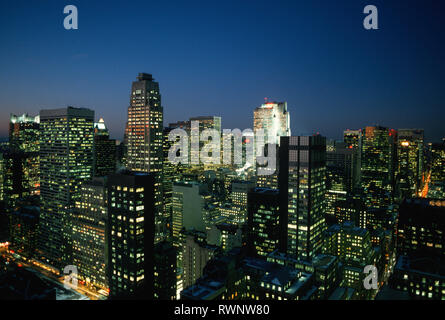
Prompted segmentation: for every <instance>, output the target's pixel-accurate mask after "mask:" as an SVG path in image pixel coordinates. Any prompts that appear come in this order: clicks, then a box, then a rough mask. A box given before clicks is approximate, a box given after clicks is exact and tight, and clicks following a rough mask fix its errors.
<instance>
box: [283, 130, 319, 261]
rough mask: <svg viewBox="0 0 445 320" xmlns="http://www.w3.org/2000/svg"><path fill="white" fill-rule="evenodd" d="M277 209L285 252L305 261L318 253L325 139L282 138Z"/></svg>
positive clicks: (316, 137)
mask: <svg viewBox="0 0 445 320" xmlns="http://www.w3.org/2000/svg"><path fill="white" fill-rule="evenodd" d="M279 159H280V172H279V189H280V197H281V201H280V210H281V211H282V219H283V222H284V223H285V224H286V225H287V253H288V254H289V255H290V256H291V257H296V258H298V259H301V260H308V259H310V258H311V257H313V256H314V255H315V254H317V253H318V252H319V251H320V250H321V246H322V233H323V231H324V229H325V217H324V214H325V212H324V210H325V192H326V186H325V178H326V138H324V137H322V136H320V135H315V136H292V137H281V145H280V157H279Z"/></svg>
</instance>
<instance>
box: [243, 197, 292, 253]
mask: <svg viewBox="0 0 445 320" xmlns="http://www.w3.org/2000/svg"><path fill="white" fill-rule="evenodd" d="M247 212H248V213H247V233H248V235H247V247H248V251H249V254H250V256H253V257H266V256H267V255H268V254H269V253H271V252H273V251H275V250H281V251H284V250H285V242H286V240H287V239H286V236H285V235H286V233H285V232H283V231H285V230H283V223H282V222H281V220H280V197H279V191H278V190H276V189H264V188H255V189H253V190H252V191H250V192H249V193H248V205H247Z"/></svg>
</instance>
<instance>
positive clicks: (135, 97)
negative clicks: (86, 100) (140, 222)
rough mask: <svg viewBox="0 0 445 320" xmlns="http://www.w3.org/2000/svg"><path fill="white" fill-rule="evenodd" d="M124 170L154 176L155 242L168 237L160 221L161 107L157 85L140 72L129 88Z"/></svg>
mask: <svg viewBox="0 0 445 320" xmlns="http://www.w3.org/2000/svg"><path fill="white" fill-rule="evenodd" d="M126 139H127V157H126V167H127V169H128V170H130V171H135V172H149V173H153V175H154V178H155V211H156V220H155V224H156V236H155V240H156V242H158V241H161V240H162V239H163V238H165V236H166V234H167V230H166V229H167V228H166V221H164V220H165V219H164V218H163V203H162V201H163V188H162V167H163V150H162V146H163V143H162V140H163V108H162V105H161V94H160V92H159V83H158V82H156V81H154V79H153V77H152V75H151V74H147V73H140V74H139V75H138V77H137V81H134V82H133V84H132V87H131V95H130V106H129V107H128V122H127V127H126Z"/></svg>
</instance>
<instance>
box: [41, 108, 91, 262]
mask: <svg viewBox="0 0 445 320" xmlns="http://www.w3.org/2000/svg"><path fill="white" fill-rule="evenodd" d="M93 122H94V111H92V110H89V109H84V108H73V107H68V108H64V109H53V110H41V111H40V181H41V186H40V195H41V196H40V199H41V212H40V222H39V223H40V225H39V227H40V230H39V243H38V249H39V252H38V256H39V257H40V258H41V259H42V260H43V261H44V262H46V263H48V264H50V265H51V266H53V267H56V268H62V267H64V266H65V265H66V264H69V262H70V252H69V251H70V235H71V230H70V228H69V221H70V219H69V218H70V214H71V210H73V209H74V207H75V202H76V200H78V199H80V196H81V192H80V187H81V185H82V183H83V182H85V181H88V180H89V179H90V178H91V176H92V171H93V137H94V131H93Z"/></svg>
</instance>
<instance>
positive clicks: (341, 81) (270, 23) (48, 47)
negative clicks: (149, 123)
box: [0, 1, 445, 142]
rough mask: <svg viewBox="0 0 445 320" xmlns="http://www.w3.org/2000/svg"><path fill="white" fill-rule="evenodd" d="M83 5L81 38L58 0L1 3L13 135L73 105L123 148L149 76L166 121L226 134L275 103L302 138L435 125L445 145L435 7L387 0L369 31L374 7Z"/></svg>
mask: <svg viewBox="0 0 445 320" xmlns="http://www.w3.org/2000/svg"><path fill="white" fill-rule="evenodd" d="M73 4H74V5H76V6H77V7H78V9H79V29H78V30H71V31H68V30H65V29H64V28H63V25H62V22H63V17H64V15H63V14H62V9H63V8H62V7H61V6H60V5H59V4H57V3H56V2H55V1H49V2H47V3H45V4H42V5H39V6H37V5H33V4H27V5H24V4H13V5H8V7H1V9H2V10H1V11H0V12H2V15H5V16H2V19H0V20H1V22H0V37H1V38H2V39H3V46H4V48H5V50H2V52H1V53H0V66H1V67H2V70H4V72H3V73H2V75H0V82H1V83H2V84H3V86H2V87H1V88H0V95H1V96H2V99H1V100H0V106H1V108H0V110H1V111H0V116H1V118H2V119H3V120H2V121H0V137H6V136H7V126H8V120H7V119H8V118H9V114H11V113H13V114H22V113H25V112H27V113H28V114H30V115H35V114H37V113H38V112H39V110H40V109H51V108H61V107H66V106H68V105H72V106H74V107H85V108H90V109H93V110H95V112H96V117H97V119H96V120H98V119H99V118H104V120H105V122H106V123H107V126H108V127H109V129H110V134H111V137H112V138H115V139H118V140H122V139H123V135H124V131H125V120H124V119H125V115H126V110H127V107H128V105H129V94H128V93H129V89H130V87H129V85H128V81H129V80H130V79H133V78H134V74H137V73H139V72H148V73H150V74H153V75H154V77H155V81H159V82H160V83H162V88H161V90H162V92H163V107H164V109H165V117H164V126H165V125H166V124H168V123H171V122H175V121H178V120H186V119H188V118H190V117H194V116H197V115H216V116H220V117H221V118H222V121H223V122H222V127H223V128H240V129H244V128H251V127H252V126H253V123H252V110H253V109H254V108H256V107H258V106H260V105H261V104H262V103H263V102H264V98H266V97H267V98H269V99H270V100H271V101H286V102H287V103H288V108H289V112H290V113H291V114H292V115H294V116H293V118H292V120H291V130H292V132H293V133H295V134H313V133H316V132H320V134H322V135H324V136H326V137H328V138H334V139H340V138H341V135H342V131H343V130H344V129H348V128H349V129H359V128H363V127H365V126H367V125H377V124H378V125H382V126H385V127H391V128H394V129H399V128H424V129H425V140H426V141H428V142H435V141H440V139H441V138H442V137H443V136H444V134H443V130H442V128H441V123H440V120H439V119H440V118H441V117H442V116H443V113H444V108H441V101H443V100H444V92H445V90H443V84H442V81H441V79H442V75H443V71H444V70H443V69H444V66H443V65H442V64H439V63H436V62H439V60H440V59H441V57H442V56H443V53H444V45H443V43H444V41H442V40H443V34H441V33H437V32H435V31H436V30H437V29H438V28H439V27H440V16H439V14H438V12H440V8H441V4H438V3H436V2H430V1H428V2H423V3H422V6H419V5H416V2H415V1H408V2H404V4H403V6H402V4H398V3H390V4H388V3H383V2H381V1H377V2H375V5H376V6H377V8H379V22H380V28H379V30H371V31H369V30H365V29H364V28H363V26H362V21H363V18H364V14H363V13H362V11H363V7H364V5H365V4H366V1H343V2H342V3H341V4H339V5H338V6H336V5H333V4H327V3H323V2H322V1H316V2H313V3H311V4H303V3H300V2H293V3H286V2H280V3H278V4H277V5H274V6H273V7H271V6H270V5H268V4H267V3H264V2H256V3H255V4H253V3H250V2H243V3H233V2H229V3H225V4H221V3H213V4H208V3H207V4H206V3H200V2H194V3H192V4H190V6H186V5H185V3H182V2H179V3H178V2H176V3H173V4H170V5H162V4H153V5H150V7H146V4H144V3H143V2H139V1H136V2H134V6H130V8H129V7H126V6H124V5H123V4H122V3H115V2H110V3H109V5H108V6H107V7H106V8H105V9H106V10H102V9H104V8H103V7H102V6H101V5H99V4H93V3H87V2H84V1H74V2H73ZM2 6H4V5H2ZM136 7H137V8H139V9H138V10H135V9H134V8H136ZM31 12H32V13H33V16H32V17H31V16H30V14H31ZM163 17H169V18H170V19H168V22H166V21H165V19H163ZM414 17H415V18H416V19H415V21H416V23H415V24H410V23H409V21H410V20H411V19H412V18H414ZM17 21H20V23H17ZM145 21H150V22H145ZM144 23H146V25H144ZM145 26H146V27H147V29H148V30H154V32H148V34H149V35H150V37H149V38H148V40H147V41H142V43H141V44H140V48H138V50H133V51H132V50H130V51H129V50H123V48H127V47H129V46H131V43H132V42H131V41H130V40H131V39H137V38H139V37H140V36H143V35H144V34H145V33H144V32H143V31H140V30H145V28H144V27H145ZM203 26H206V28H203ZM141 27H142V28H141ZM6 30H9V32H7V31H6ZM34 30H37V33H36V34H35V33H33V32H34ZM129 32H132V33H133V34H132V36H131V37H127V36H126V34H129ZM19 35H20V36H19ZM198 39H199V40H198ZM268 39H271V41H268ZM418 39H422V41H421V42H419V41H418ZM151 43H153V46H152V45H151ZM57 48H60V50H56V49H57ZM23 87H26V88H27V90H26V91H27V93H26V94H23V93H22V90H23V89H22V88H23ZM300 114H303V115H304V117H301V116H300V117H299V116H298V115H300Z"/></svg>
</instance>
